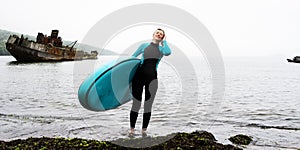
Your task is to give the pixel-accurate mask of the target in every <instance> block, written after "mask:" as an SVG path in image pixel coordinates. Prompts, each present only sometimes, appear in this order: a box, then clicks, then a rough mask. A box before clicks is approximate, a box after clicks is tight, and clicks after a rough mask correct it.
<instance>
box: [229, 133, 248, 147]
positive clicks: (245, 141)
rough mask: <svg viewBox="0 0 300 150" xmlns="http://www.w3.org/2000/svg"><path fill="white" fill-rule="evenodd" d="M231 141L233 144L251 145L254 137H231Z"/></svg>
mask: <svg viewBox="0 0 300 150" xmlns="http://www.w3.org/2000/svg"><path fill="white" fill-rule="evenodd" d="M229 141H231V142H232V143H233V144H238V145H249V144H250V143H251V142H252V137H251V136H247V135H243V134H238V135H236V136H233V137H230V138H229Z"/></svg>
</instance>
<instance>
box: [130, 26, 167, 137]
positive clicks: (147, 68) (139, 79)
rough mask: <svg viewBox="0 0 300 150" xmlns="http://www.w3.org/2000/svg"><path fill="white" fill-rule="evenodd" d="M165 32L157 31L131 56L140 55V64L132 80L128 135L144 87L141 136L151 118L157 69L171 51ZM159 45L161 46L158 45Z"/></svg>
mask: <svg viewBox="0 0 300 150" xmlns="http://www.w3.org/2000/svg"><path fill="white" fill-rule="evenodd" d="M165 39H166V36H165V32H164V30H162V29H157V30H156V31H155V32H154V33H153V38H152V42H151V43H143V44H141V45H140V47H139V48H138V49H137V50H136V52H135V53H134V54H133V55H132V56H134V57H137V56H139V55H140V54H142V58H141V63H140V65H139V67H138V69H137V71H136V74H135V75H134V77H133V80H132V95H133V103H132V108H131V111H130V134H131V135H132V134H133V133H134V128H135V123H136V120H137V117H138V112H139V110H140V107H141V101H142V94H143V87H144V86H145V102H144V114H143V127H142V134H143V135H144V134H146V130H147V127H148V124H149V121H150V117H151V108H152V104H153V101H154V97H155V94H156V91H157V87H158V81H157V67H158V64H159V62H160V60H161V58H162V57H163V56H168V55H170V54H171V49H170V48H169V46H168V44H167V42H166V40H165ZM160 43H161V46H160V45H159V44H160Z"/></svg>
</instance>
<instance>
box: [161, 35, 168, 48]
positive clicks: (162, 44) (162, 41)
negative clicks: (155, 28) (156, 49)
mask: <svg viewBox="0 0 300 150" xmlns="http://www.w3.org/2000/svg"><path fill="white" fill-rule="evenodd" d="M166 39H167V37H166V36H164V39H162V40H161V46H164V41H165V40H166Z"/></svg>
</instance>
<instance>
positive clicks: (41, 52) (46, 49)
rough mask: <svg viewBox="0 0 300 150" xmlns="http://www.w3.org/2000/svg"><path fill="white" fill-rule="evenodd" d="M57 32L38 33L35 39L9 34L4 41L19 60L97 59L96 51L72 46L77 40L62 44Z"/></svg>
mask: <svg viewBox="0 0 300 150" xmlns="http://www.w3.org/2000/svg"><path fill="white" fill-rule="evenodd" d="M58 32H59V30H52V32H51V36H47V35H44V34H43V33H38V35H37V37H36V41H33V40H28V38H27V37H26V38H24V36H23V35H21V37H19V36H18V35H10V36H9V38H8V40H7V42H6V43H5V44H6V49H7V50H8V51H9V52H10V54H11V55H12V56H13V57H14V58H15V59H16V60H17V61H21V62H41V61H74V60H83V59H97V55H98V52H97V51H91V52H86V51H83V50H77V49H76V48H75V47H74V45H75V44H76V42H77V41H75V42H72V43H71V44H69V45H66V46H64V45H63V42H62V38H61V37H59V36H58Z"/></svg>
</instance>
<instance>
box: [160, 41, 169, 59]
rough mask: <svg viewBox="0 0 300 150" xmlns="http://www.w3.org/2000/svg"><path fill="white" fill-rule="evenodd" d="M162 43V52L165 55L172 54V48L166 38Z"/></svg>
mask: <svg viewBox="0 0 300 150" xmlns="http://www.w3.org/2000/svg"><path fill="white" fill-rule="evenodd" d="M162 45H163V46H161V53H162V54H163V55H165V56H168V55H170V54H171V49H170V47H169V45H168V44H167V41H166V40H163V41H162Z"/></svg>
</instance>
